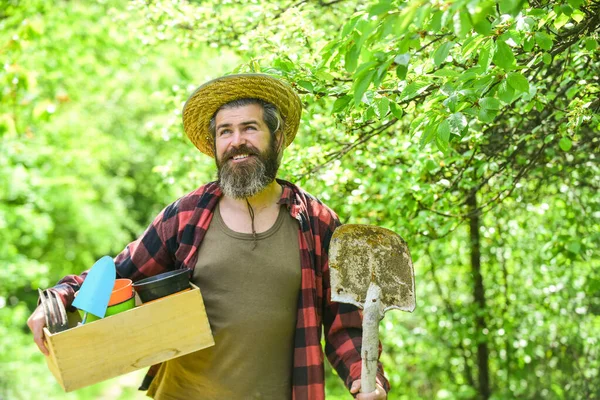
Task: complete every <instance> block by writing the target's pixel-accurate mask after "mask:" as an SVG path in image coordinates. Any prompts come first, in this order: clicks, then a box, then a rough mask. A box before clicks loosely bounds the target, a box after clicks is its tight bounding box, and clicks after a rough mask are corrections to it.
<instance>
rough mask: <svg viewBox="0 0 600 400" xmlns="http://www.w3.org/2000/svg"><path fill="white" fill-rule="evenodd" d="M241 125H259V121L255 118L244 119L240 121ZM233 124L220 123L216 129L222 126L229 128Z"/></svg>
mask: <svg viewBox="0 0 600 400" xmlns="http://www.w3.org/2000/svg"><path fill="white" fill-rule="evenodd" d="M239 125H242V126H248V125H258V121H256V120H254V119H251V120H249V121H243V122H240V123H239ZM231 126H233V124H230V123H224V124H220V125H218V126H217V128H216V129H217V130H219V129H221V128H229V127H231Z"/></svg>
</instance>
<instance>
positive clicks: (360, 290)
mask: <svg viewBox="0 0 600 400" xmlns="http://www.w3.org/2000/svg"><path fill="white" fill-rule="evenodd" d="M329 270H330V274H331V276H330V280H331V300H333V301H336V302H340V303H350V304H354V305H356V306H357V307H360V308H364V304H365V301H366V297H367V290H368V288H369V285H370V284H371V282H373V283H375V284H377V286H379V288H380V289H381V294H380V301H381V307H382V313H383V312H386V311H387V310H389V309H393V308H395V309H400V310H403V311H409V312H412V311H414V309H415V305H416V304H415V276H414V270H413V263H412V259H411V257H410V252H409V251H408V246H407V245H406V242H405V241H404V239H402V238H401V237H400V235H398V234H397V233H395V232H392V231H390V230H389V229H385V228H380V227H377V226H370V225H353V224H348V225H342V226H340V227H339V228H337V229H336V230H335V232H334V233H333V236H332V238H331V243H330V245H329ZM382 317H383V314H382Z"/></svg>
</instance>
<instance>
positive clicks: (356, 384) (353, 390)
mask: <svg viewBox="0 0 600 400" xmlns="http://www.w3.org/2000/svg"><path fill="white" fill-rule="evenodd" d="M359 390H360V379H357V380H355V381H354V382H352V386H351V387H350V393H352V394H355V393H358V391H359Z"/></svg>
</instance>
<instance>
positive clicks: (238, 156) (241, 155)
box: [233, 154, 248, 160]
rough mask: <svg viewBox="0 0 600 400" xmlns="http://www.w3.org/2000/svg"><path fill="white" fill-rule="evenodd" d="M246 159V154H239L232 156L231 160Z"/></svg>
mask: <svg viewBox="0 0 600 400" xmlns="http://www.w3.org/2000/svg"><path fill="white" fill-rule="evenodd" d="M246 157H248V154H240V155H237V156H233V159H234V160H241V159H242V158H246Z"/></svg>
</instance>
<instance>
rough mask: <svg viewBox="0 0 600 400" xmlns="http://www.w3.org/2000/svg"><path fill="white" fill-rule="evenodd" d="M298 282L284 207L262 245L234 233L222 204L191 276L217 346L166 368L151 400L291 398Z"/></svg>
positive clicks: (294, 233) (292, 224)
mask: <svg viewBox="0 0 600 400" xmlns="http://www.w3.org/2000/svg"><path fill="white" fill-rule="evenodd" d="M254 246H256V247H255V248H254V249H253V247H254ZM300 277H301V271H300V252H299V248H298V222H297V221H296V220H294V219H293V218H292V217H291V216H290V214H289V212H287V210H286V208H285V206H282V207H281V208H280V211H279V215H278V217H277V220H276V222H275V224H274V225H273V226H272V227H271V228H270V229H269V230H267V231H266V232H262V233H258V234H257V235H256V240H255V239H254V238H253V236H252V234H245V233H239V232H234V231H232V230H231V229H229V228H228V227H227V226H226V225H225V223H224V222H223V220H222V218H221V214H220V211H219V207H218V206H217V209H216V211H215V214H214V217H213V219H212V221H211V224H210V227H209V229H208V231H207V233H206V236H205V238H204V240H203V242H202V245H201V248H200V250H199V255H198V262H197V264H196V268H195V270H194V274H193V278H192V280H193V282H194V284H196V285H197V286H198V287H199V288H200V291H201V293H202V297H203V299H204V304H205V306H206V313H207V315H208V320H209V322H210V325H211V329H212V333H213V336H214V339H215V345H214V346H213V347H210V348H207V349H204V350H200V351H197V352H194V353H190V354H188V355H185V356H182V357H179V358H175V359H173V360H169V361H167V362H165V363H163V364H162V366H161V368H160V370H159V372H158V374H157V376H156V377H155V378H154V380H153V382H152V384H151V386H150V388H149V390H148V395H149V396H153V397H154V398H155V399H159V400H160V399H166V400H171V399H185V400H188V399H202V400H205V399H206V400H212V399H220V400H222V399H227V400H236V399H240V400H242V399H243V400H246V399H291V398H292V381H291V377H292V368H293V352H294V331H295V326H296V313H297V301H298V295H299V291H300Z"/></svg>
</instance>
